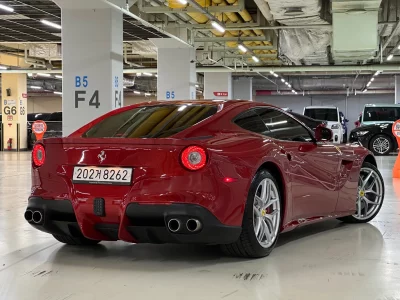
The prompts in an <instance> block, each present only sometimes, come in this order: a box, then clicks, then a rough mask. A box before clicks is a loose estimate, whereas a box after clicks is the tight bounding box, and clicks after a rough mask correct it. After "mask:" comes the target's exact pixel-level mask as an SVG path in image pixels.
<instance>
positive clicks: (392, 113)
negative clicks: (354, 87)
mask: <svg viewBox="0 0 400 300" xmlns="http://www.w3.org/2000/svg"><path fill="white" fill-rule="evenodd" d="M398 119H400V107H366V108H365V109H364V122H382V121H389V122H390V121H396V120H398Z"/></svg>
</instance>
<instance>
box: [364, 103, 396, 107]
mask: <svg viewBox="0 0 400 300" xmlns="http://www.w3.org/2000/svg"><path fill="white" fill-rule="evenodd" d="M365 107H400V104H384V103H383V104H365Z"/></svg>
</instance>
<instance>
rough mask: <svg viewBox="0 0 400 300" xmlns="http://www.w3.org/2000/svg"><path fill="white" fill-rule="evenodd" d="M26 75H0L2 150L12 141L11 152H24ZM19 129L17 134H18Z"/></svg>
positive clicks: (25, 143) (25, 135) (25, 145)
mask: <svg viewBox="0 0 400 300" xmlns="http://www.w3.org/2000/svg"><path fill="white" fill-rule="evenodd" d="M26 82H27V78H26V74H2V75H1V95H2V101H1V105H0V107H1V111H2V113H3V118H2V119H3V121H2V122H3V130H4V132H3V149H7V141H8V140H9V139H12V147H11V150H17V148H18V147H17V146H18V145H19V150H26V149H27V148H28V139H27V130H28V129H27V110H28V103H27V93H26ZM18 127H19V134H18Z"/></svg>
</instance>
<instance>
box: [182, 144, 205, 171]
mask: <svg viewBox="0 0 400 300" xmlns="http://www.w3.org/2000/svg"><path fill="white" fill-rule="evenodd" d="M181 161H182V164H183V166H184V167H185V168H186V169H188V170H191V171H196V170H200V169H201V168H203V167H204V166H205V165H206V162H207V154H206V151H205V150H204V149H203V148H201V147H198V146H189V147H187V148H186V149H185V150H183V152H182V154H181Z"/></svg>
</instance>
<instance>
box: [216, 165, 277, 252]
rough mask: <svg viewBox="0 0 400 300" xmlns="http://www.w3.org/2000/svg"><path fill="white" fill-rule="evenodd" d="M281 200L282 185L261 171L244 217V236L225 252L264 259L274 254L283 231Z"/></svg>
mask: <svg viewBox="0 0 400 300" xmlns="http://www.w3.org/2000/svg"><path fill="white" fill-rule="evenodd" d="M281 205H282V199H281V194H280V190H279V185H278V183H277V181H276V179H275V178H274V176H273V175H272V174H271V173H270V172H268V171H267V170H261V171H259V172H258V173H257V174H256V176H255V177H254V179H253V182H252V184H251V187H250V190H249V193H248V198H247V202H246V207H245V211H244V215H243V222H242V233H241V235H240V237H239V239H238V240H237V241H236V242H235V243H232V244H228V245H222V246H221V247H222V250H223V251H224V252H225V253H226V254H228V255H233V256H242V257H253V258H257V257H264V256H267V255H269V254H270V253H271V251H272V249H273V248H274V247H275V244H276V242H277V240H278V236H279V232H280V227H281V219H282V218H281V215H282V213H281V207H282V206H281Z"/></svg>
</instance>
